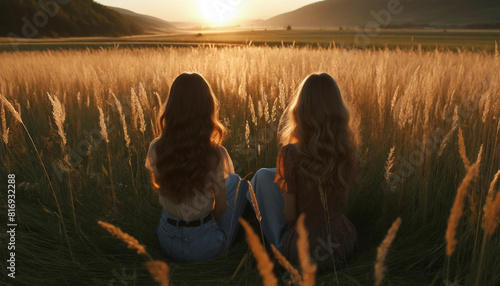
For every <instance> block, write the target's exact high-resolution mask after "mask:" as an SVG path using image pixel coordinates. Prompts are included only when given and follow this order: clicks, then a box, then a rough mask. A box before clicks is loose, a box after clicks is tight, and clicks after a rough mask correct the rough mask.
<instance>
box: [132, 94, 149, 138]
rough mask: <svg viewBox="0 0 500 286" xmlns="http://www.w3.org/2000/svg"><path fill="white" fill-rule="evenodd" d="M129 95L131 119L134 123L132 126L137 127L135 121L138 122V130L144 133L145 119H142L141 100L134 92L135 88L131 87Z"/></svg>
mask: <svg viewBox="0 0 500 286" xmlns="http://www.w3.org/2000/svg"><path fill="white" fill-rule="evenodd" d="M131 97H132V104H131V105H132V121H133V123H134V127H135V128H136V129H137V121H139V123H140V127H139V130H140V131H141V132H142V134H144V132H145V131H146V120H145V119H144V111H143V109H142V106H141V102H140V101H139V98H138V97H137V94H136V93H135V90H134V89H133V88H132V89H131Z"/></svg>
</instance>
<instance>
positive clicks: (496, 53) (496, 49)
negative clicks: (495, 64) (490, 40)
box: [495, 41, 498, 58]
mask: <svg viewBox="0 0 500 286" xmlns="http://www.w3.org/2000/svg"><path fill="white" fill-rule="evenodd" d="M495 57H497V58H498V43H497V41H495Z"/></svg>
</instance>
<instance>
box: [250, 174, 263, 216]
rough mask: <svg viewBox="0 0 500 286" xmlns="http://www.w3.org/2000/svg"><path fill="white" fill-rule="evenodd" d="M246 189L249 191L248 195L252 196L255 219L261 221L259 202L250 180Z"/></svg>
mask: <svg viewBox="0 0 500 286" xmlns="http://www.w3.org/2000/svg"><path fill="white" fill-rule="evenodd" d="M248 190H249V192H250V197H251V198H252V204H253V207H254V209H255V216H256V217H257V220H258V221H259V223H260V221H262V216H261V215H260V210H259V204H258V203H257V196H255V192H254V190H253V187H252V184H250V182H249V183H248Z"/></svg>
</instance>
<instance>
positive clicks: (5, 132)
mask: <svg viewBox="0 0 500 286" xmlns="http://www.w3.org/2000/svg"><path fill="white" fill-rule="evenodd" d="M0 104H1V105H2V107H1V109H0V117H1V118H2V140H3V142H4V143H5V145H7V144H9V128H8V127H7V119H6V118H5V108H4V106H3V100H1V101H0ZM247 124H248V123H247Z"/></svg>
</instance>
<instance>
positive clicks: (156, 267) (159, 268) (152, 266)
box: [146, 261, 170, 286]
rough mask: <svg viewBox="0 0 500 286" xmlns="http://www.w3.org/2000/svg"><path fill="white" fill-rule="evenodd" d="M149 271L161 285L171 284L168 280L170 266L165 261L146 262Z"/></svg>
mask: <svg viewBox="0 0 500 286" xmlns="http://www.w3.org/2000/svg"><path fill="white" fill-rule="evenodd" d="M146 266H147V268H148V271H149V273H151V276H153V278H154V280H156V282H158V284H160V285H161V286H168V285H170V283H169V280H168V273H169V268H168V265H167V264H166V263H165V262H163V261H148V262H146Z"/></svg>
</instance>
